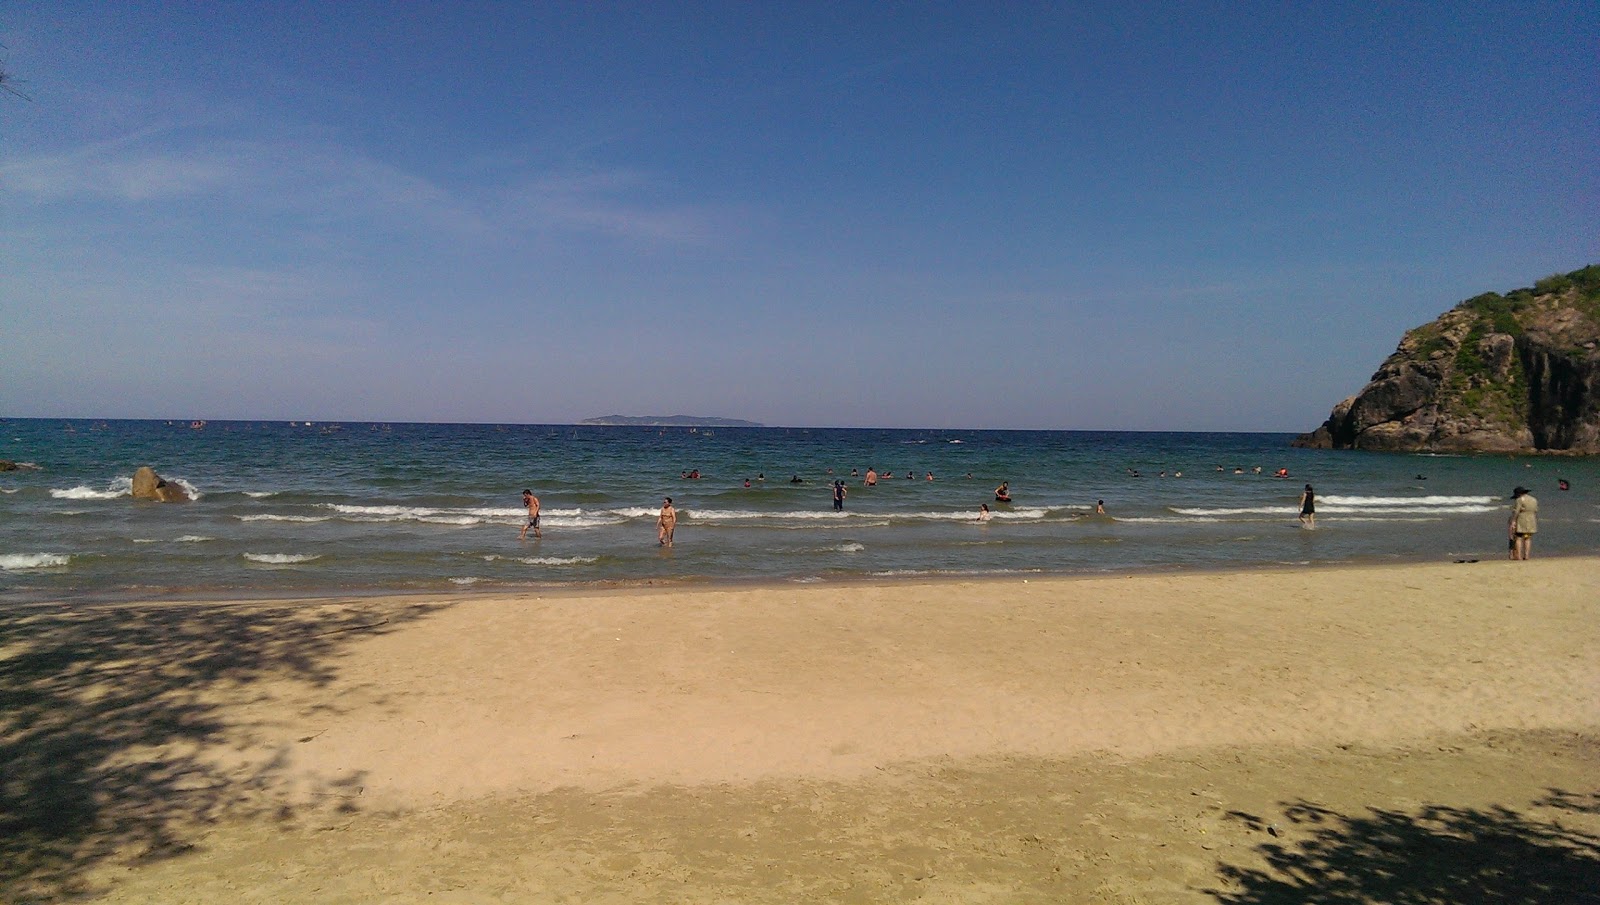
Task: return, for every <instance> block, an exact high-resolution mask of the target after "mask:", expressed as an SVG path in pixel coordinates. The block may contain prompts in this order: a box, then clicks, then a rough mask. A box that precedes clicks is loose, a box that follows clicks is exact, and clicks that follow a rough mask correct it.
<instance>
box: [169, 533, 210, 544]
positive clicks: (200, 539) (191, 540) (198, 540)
mask: <svg viewBox="0 0 1600 905" xmlns="http://www.w3.org/2000/svg"><path fill="white" fill-rule="evenodd" d="M213 540H216V538H214V537H204V536H202V535H199V534H185V535H184V536H182V537H180V538H178V543H180V544H203V543H205V542H207V541H213Z"/></svg>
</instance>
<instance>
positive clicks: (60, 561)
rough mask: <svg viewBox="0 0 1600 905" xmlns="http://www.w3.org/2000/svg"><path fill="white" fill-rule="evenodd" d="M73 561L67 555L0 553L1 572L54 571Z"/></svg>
mask: <svg viewBox="0 0 1600 905" xmlns="http://www.w3.org/2000/svg"><path fill="white" fill-rule="evenodd" d="M71 560H72V557H71V556H69V555H67V554H65V553H0V571H6V572H18V571H22V570H25V569H53V568H56V567H58V566H64V565H66V564H67V563H68V562H70V561H71Z"/></svg>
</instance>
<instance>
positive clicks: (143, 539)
mask: <svg viewBox="0 0 1600 905" xmlns="http://www.w3.org/2000/svg"><path fill="white" fill-rule="evenodd" d="M133 542H134V543H136V544H159V543H161V541H159V540H157V539H156V538H153V537H136V538H134V539H133Z"/></svg>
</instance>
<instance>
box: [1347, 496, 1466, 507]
mask: <svg viewBox="0 0 1600 905" xmlns="http://www.w3.org/2000/svg"><path fill="white" fill-rule="evenodd" d="M1494 502H1496V498H1495V497H1492V496H1418V497H1386V496H1336V495H1330V496H1319V497H1317V505H1319V506H1320V505H1322V504H1323V503H1329V504H1331V505H1334V506H1465V505H1472V504H1477V505H1483V504H1486V503H1494Z"/></svg>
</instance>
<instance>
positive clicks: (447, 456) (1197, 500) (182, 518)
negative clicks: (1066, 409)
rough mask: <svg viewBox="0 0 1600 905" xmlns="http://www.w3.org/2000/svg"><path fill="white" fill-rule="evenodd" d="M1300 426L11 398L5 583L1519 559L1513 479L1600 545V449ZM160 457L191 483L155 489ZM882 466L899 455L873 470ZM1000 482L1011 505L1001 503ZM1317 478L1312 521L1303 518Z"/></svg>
mask: <svg viewBox="0 0 1600 905" xmlns="http://www.w3.org/2000/svg"><path fill="white" fill-rule="evenodd" d="M1290 439H1291V438H1290V436H1289V435H1287V434H1256V433H1249V434H1241V433H1100V432H1080V431H976V430H974V431H963V430H864V429H800V428H727V427H719V428H698V429H691V428H654V427H651V428H643V427H595V426H560V425H513V424H508V425H482V424H387V423H365V422H361V423H353V422H351V423H340V424H331V423H306V422H293V423H286V422H281V421H280V422H270V423H269V422H218V421H212V422H209V423H206V424H203V425H191V424H190V423H189V422H163V421H61V420H24V419H12V420H7V421H3V422H0V459H8V460H12V461H16V462H23V463H28V464H29V465H31V466H35V467H33V468H28V469H24V470H20V471H12V472H5V473H0V599H7V600H33V599H40V598H66V597H141V596H147V595H156V594H161V595H173V594H178V595H196V596H205V595H218V594H227V595H231V596H254V595H268V596H296V595H316V594H324V593H354V592H368V591H441V590H461V591H467V590H480V589H506V588H520V587H530V586H534V587H537V586H550V585H567V586H572V585H576V586H606V585H613V584H642V583H646V582H674V583H682V582H696V581H699V582H734V581H745V580H752V579H754V580H767V581H782V582H829V581H846V580H855V579H870V578H880V577H896V576H982V575H1024V576H1026V575H1030V574H1059V573H1099V572H1109V571H1115V572H1121V571H1128V570H1151V569H1186V568H1213V567H1238V566H1249V567H1256V566H1270V565H1277V564H1310V563H1344V562H1388V561H1452V560H1457V559H1474V558H1476V559H1487V558H1500V557H1503V556H1504V555H1505V546H1506V538H1505V520H1506V514H1507V510H1508V506H1509V501H1508V497H1509V496H1510V492H1511V489H1512V488H1513V487H1514V486H1515V485H1517V484H1523V485H1526V486H1527V487H1529V488H1531V489H1532V490H1533V491H1534V494H1535V496H1537V497H1538V499H1539V500H1540V503H1541V511H1540V516H1541V531H1540V533H1539V535H1538V538H1537V540H1536V542H1535V547H1534V554H1535V556H1539V555H1554V554H1573V553H1594V552H1596V551H1600V493H1597V490H1600V461H1596V460H1593V459H1573V458H1556V457H1508V456H1504V455H1500V456H1436V455H1412V454H1382V453H1356V452H1344V451H1318V450H1299V449H1291V448H1290V447H1289V440H1290ZM141 465H150V466H152V467H154V468H155V469H156V470H157V471H158V472H159V473H160V474H161V475H162V476H163V477H164V478H166V479H168V480H171V481H174V482H176V483H179V484H181V485H182V486H184V487H186V488H189V489H190V490H191V491H192V493H193V495H194V497H195V499H194V501H193V502H189V503H181V504H171V503H169V504H161V503H153V502H145V501H136V500H133V499H132V498H131V497H130V496H129V494H128V491H129V488H130V483H131V481H130V479H131V476H132V474H133V472H134V470H135V469H136V468H138V467H139V466H141ZM868 468H874V469H876V470H877V471H878V472H880V473H882V474H883V475H884V477H883V478H882V479H881V480H880V482H879V483H878V485H877V486H875V487H867V486H864V485H863V483H862V477H861V475H864V474H865V472H866V471H867V469H868ZM1258 469H1259V471H1258ZM1279 469H1287V470H1288V477H1287V478H1277V477H1274V476H1273V475H1274V473H1275V472H1277V471H1278V470H1279ZM686 472H698V473H699V475H700V477H699V478H698V479H694V478H685V477H684V476H683V475H684V474H685V473H686ZM930 473H931V474H932V476H933V480H931V481H930V480H928V475H929V474H930ZM763 478H764V479H763ZM1560 479H1565V480H1567V481H1568V482H1569V483H1570V485H1571V487H1572V489H1571V490H1569V491H1560V490H1558V489H1557V481H1558V480H1560ZM746 480H748V481H749V482H750V486H749V487H746V486H745V481H746ZM834 480H844V481H845V482H846V485H847V487H848V491H849V495H848V497H847V499H846V502H845V509H844V511H843V512H842V513H839V512H834V511H833V508H832V498H831V493H830V489H829V488H830V485H831V482H832V481H834ZM1002 481H1006V482H1009V484H1010V487H1011V491H1012V496H1013V502H1012V503H1010V504H996V503H995V502H994V498H993V491H994V488H995V487H996V486H997V485H998V484H1000V482H1002ZM1307 483H1310V484H1312V485H1313V486H1314V487H1315V488H1316V494H1317V500H1318V505H1317V526H1316V528H1315V530H1307V529H1304V528H1302V527H1301V525H1300V524H1299V522H1298V521H1297V519H1296V513H1297V508H1296V503H1297V501H1298V499H1299V495H1300V491H1301V489H1302V487H1303V486H1304V485H1305V484H1307ZM524 487H527V488H530V489H532V490H533V491H534V492H535V493H536V494H537V495H538V496H539V497H540V499H541V501H542V503H543V506H544V515H543V528H544V537H543V539H542V540H538V541H535V540H533V539H532V538H531V536H530V538H529V539H528V540H527V541H519V540H518V537H517V535H518V532H519V531H520V529H521V527H522V524H523V518H522V512H523V510H522V509H521V505H520V497H519V494H520V491H521V490H522V488H524ZM664 496H671V497H672V498H673V501H674V503H675V505H676V507H677V508H678V509H679V511H680V513H681V516H680V522H679V526H678V530H677V538H676V543H675V545H674V546H673V547H672V548H671V549H662V548H660V547H658V546H657V543H656V531H655V518H656V513H657V511H658V509H659V507H660V505H661V501H662V498H663V497H664ZM1100 500H1103V501H1104V504H1105V514H1104V515H1098V514H1096V513H1095V505H1096V502H1097V501H1100ZM983 503H988V504H989V505H990V506H991V508H992V509H993V511H994V516H993V518H992V519H990V520H989V521H987V522H980V521H978V519H977V514H978V510H979V506H980V504H983Z"/></svg>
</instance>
